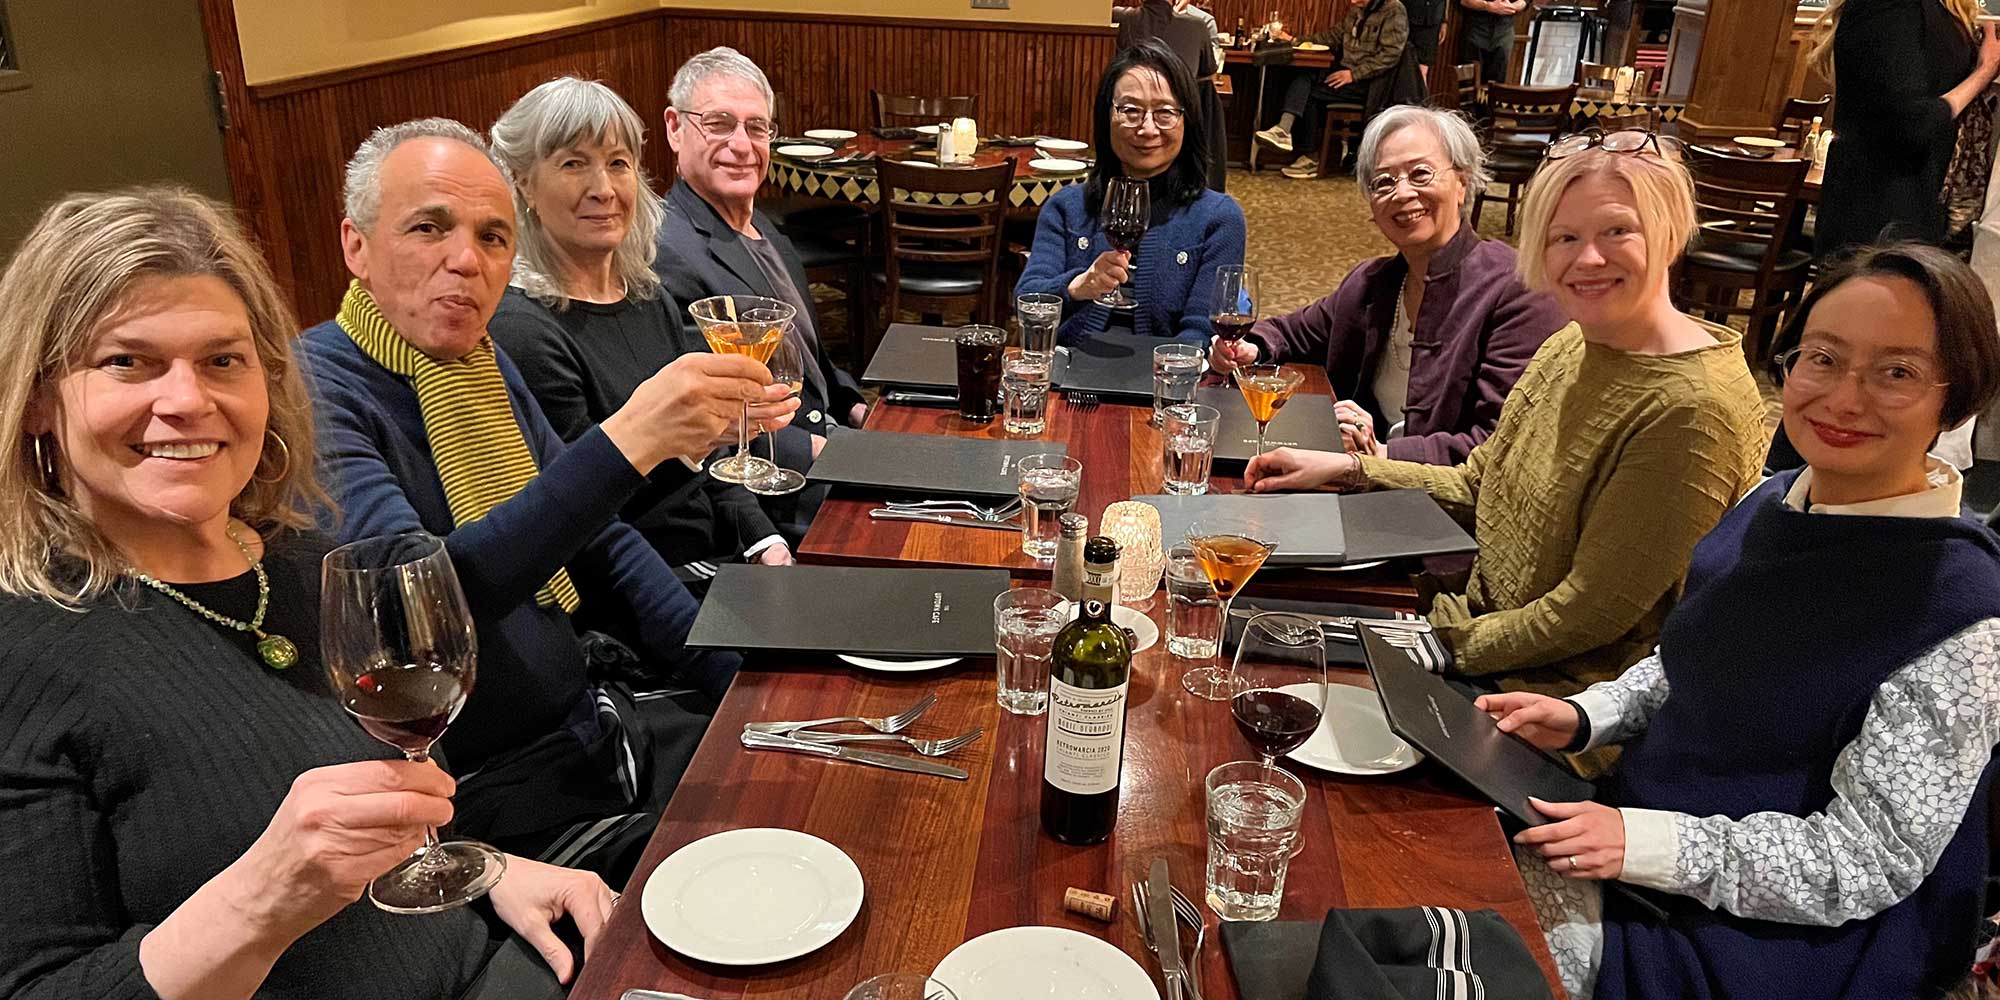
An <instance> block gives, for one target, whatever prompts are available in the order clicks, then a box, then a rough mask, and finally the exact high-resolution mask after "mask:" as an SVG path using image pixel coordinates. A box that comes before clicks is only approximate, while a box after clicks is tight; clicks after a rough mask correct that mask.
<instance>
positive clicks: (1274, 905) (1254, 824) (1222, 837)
mask: <svg viewBox="0 0 2000 1000" xmlns="http://www.w3.org/2000/svg"><path fill="white" fill-rule="evenodd" d="M1206 784H1207V788H1208V906H1209V908H1210V909H1212V910H1214V911H1215V915H1216V916H1218V917H1221V918H1222V919H1224V920H1270V919H1272V918H1274V917H1276V916H1277V915H1278V904H1279V903H1281V902H1283V900H1284V898H1285V873H1286V871H1287V870H1288V869H1289V868H1290V867H1291V863H1292V855H1294V854H1297V853H1298V846H1299V820H1300V817H1302V816H1303V815H1304V813H1305V804H1306V786H1305V785H1304V784H1303V783H1301V782H1300V781H1299V779H1298V778H1296V777H1294V776H1292V774H1291V773H1290V772H1287V771H1286V770H1284V769H1283V768H1279V767H1271V766H1269V765H1266V764H1265V763H1263V762H1262V761H1255V760H1239V761H1231V762H1230V763H1227V764H1224V765H1222V766H1221V767H1218V768H1216V769H1215V770H1213V771H1210V772H1208V781H1207V782H1206Z"/></svg>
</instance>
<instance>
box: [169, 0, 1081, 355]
mask: <svg viewBox="0 0 2000 1000" xmlns="http://www.w3.org/2000/svg"><path fill="white" fill-rule="evenodd" d="M201 5H202V15H203V19H204V22H205V25H206V27H207V29H208V40H209V54H210V58H211V60H213V62H214V65H215V66H216V67H217V68H218V70H219V72H220V75H221V78H222V88H223V97H224V100H225V102H226V103H227V105H228V117H229V121H230V127H229V129H228V131H227V133H226V151H227V155H228V160H229V169H230V181H231V186H232V187H233V189H234V192H235V200H236V204H237V207H238V209H239V211H241V212H242V214H243V216H244V218H245V220H246V221H247V222H248V223H249V225H250V226H251V228H252V230H253V232H254V233H255V235H256V236H257V238H258V239H259V241H260V242H261V243H262V244H263V246H264V248H265V253H266V255H267V256H268V257H269V258H270V259H271V263H272V266H273V268H274V270H275V271H276V273H277V277H278V280H279V281H280V282H282V283H283V284H284V286H285V287H286V289H287V290H288V291H289V292H290V293H291V296H292V301H293V304H294V306H295V307H296V308H297V309H298V310H299V318H300V320H301V321H302V322H305V323H308V324H310V323H314V322H317V321H319V320H321V319H324V318H325V317H327V316H329V315H332V313H333V310H334V309H335V307H336V306H338V304H339V300H340V294H341V292H342V290H343V289H344V288H345V287H346V286H347V280H348V276H347V269H346V266H345V264H344V263H343V262H342V260H341V254H340V243H339V228H340V219H341V214H342V213H341V204H340V188H341V174H342V168H343V167H344V165H345V164H346V162H347V158H348V156H349V155H350V154H352V153H353V151H354V147H355V146H356V145H358V144H359V143H360V142H361V140H362V139H363V138H365V137H366V136H367V134H368V133H369V132H370V131H371V130H373V129H375V128H377V127H379V126H382V125H387V124H393V123H395V122H399V121H405V120H408V119H411V118H418V117H423V116H427V115H444V116H448V117H452V118H456V119H458V120H460V121H463V122H465V123H466V124H468V125H470V126H472V127H474V128H476V129H479V130H482V131H483V130H484V129H485V128H486V127H487V126H489V125H491V124H492V122H493V120H494V119H495V118H497V117H499V115H500V113H501V112H503V111H505V110H506V109H507V107H508V106H509V105H511V104H512V103H513V102H514V100H515V98H517V97H519V96H520V95H521V94H522V93H523V92H525V91H527V90H528V89H529V88H531V87H533V86H535V85H536V84H538V83H541V82H543V81H545V80H548V79H550V78H552V77H556V76H561V75H564V74H574V75H579V76H585V77H590V78H593V79H598V80H602V81H604V82H605V83H606V84H608V85H609V86H611V87H612V88H613V89H615V90H617V91H618V92H619V93H620V94H621V95H623V96H624V97H625V99H626V100H628V101H630V102H631V103H632V106H633V107H634V108H635V109H637V110H638V112H639V114H640V116H641V117H642V118H643V119H644V120H645V121H646V122H647V123H648V125H649V126H650V127H652V128H654V129H655V132H653V133H652V134H650V135H649V139H651V141H649V142H648V143H647V147H646V151H645V154H644V161H645V165H646V168H647V170H648V172H649V173H651V174H652V175H653V176H654V179H655V183H656V186H660V187H664V185H665V183H666V178H668V177H670V176H671V162H670V158H669V152H668V150H667V148H666V143H665V142H664V141H661V140H660V139H659V138H658V134H657V129H658V127H659V123H660V120H661V119H660V116H661V112H662V110H663V109H664V108H665V106H666V95H667V86H668V84H669V83H670V82H671V80H672V77H673V71H674V69H675V68H676V67H678V66H679V65H680V64H681V62H683V61H684V60H686V59H687V58H688V57H689V56H691V55H693V54H695V53H697V52H700V51H702V50H705V49H708V48H711V47H713V46H716V45H732V46H735V47H737V48H739V49H741V50H743V52H744V53H745V54H747V55H749V56H750V57H751V58H753V59H755V60H757V62H758V64H759V65H761V66H762V67H763V68H764V71H765V72H766V73H767V74H768V75H769V76H770V78H771V84H772V87H773V89H774V90H775V91H776V92H777V93H778V104H779V108H778V113H779V115H780V118H781V127H783V128H785V129H787V130H798V129H806V128H813V127H847V128H862V127H865V126H866V125H867V124H868V120H869V118H868V115H869V112H868V90H869V88H870V87H874V88H878V89H882V90H887V91H894V92H901V93H920V94H960V93H977V94H979V95H980V106H981V113H980V117H981V119H982V122H981V130H982V131H987V132H1001V133H1008V132H1013V133H1026V132H1048V133H1058V134H1064V135H1075V136H1087V135H1088V133H1089V130H1090V99H1091V97H1092V96H1093V94H1094V92H1095V87H1096V82H1097V76H1098V74H1099V73H1100V72H1101V71H1102V69H1103V67H1104V65H1105V64H1106V63H1107V62H1109V61H1110V58H1111V55H1112V52H1113V49H1114V48H1115V42H1116V35H1115V33H1114V31H1113V29H1111V28H1109V27H1106V28H1102V29H1098V28H1074V27H1062V26H1050V25H1010V24H1003V23H994V24H978V23H968V22H963V21H944V22H941V21H915V20H894V19H873V18H853V17H842V16H814V15H804V14H784V15H775V14H763V13H756V12H714V11H693V10H662V11H657V12H653V11H648V12H645V13H643V14H634V15H630V16H627V17H621V18H615V19H612V20H608V21H601V22H597V23H594V24H589V25H583V26H578V27H574V28H566V29H560V30H557V31H551V32H546V33H543V34H541V35H537V36H533V37H529V38H521V39H511V40H509V41H507V42H501V43H490V44H486V45H480V46H473V47H470V48H466V49H459V50H455V51H452V52H443V53H437V54H433V55H426V56H422V57H415V58H410V59H402V60H396V61H393V62H388V63H382V64H378V65H374V66H366V67H359V68H356V69H349V70H341V71H338V72H334V73H327V74H322V75H319V76H314V77H307V78H302V79H298V80H288V81H283V82H280V83H274V84H268V85H263V86H258V87H254V88H253V87H248V86H246V85H245V84H244V82H243V72H242V62H241V55H240V50H239V49H238V45H237V37H236V26H235V20H234V14H233V11H232V9H231V3H230V0H201Z"/></svg>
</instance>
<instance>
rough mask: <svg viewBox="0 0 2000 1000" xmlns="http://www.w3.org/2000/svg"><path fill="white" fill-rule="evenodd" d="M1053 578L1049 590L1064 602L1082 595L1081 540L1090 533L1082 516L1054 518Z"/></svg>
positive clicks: (1067, 515)
mask: <svg viewBox="0 0 2000 1000" xmlns="http://www.w3.org/2000/svg"><path fill="white" fill-rule="evenodd" d="M1056 529H1057V531H1058V532H1059V535H1058V537H1057V538H1056V565H1055V576H1054V578H1053V579H1051V580H1050V581H1049V589H1050V590H1053V591H1055V593H1056V596H1057V597H1060V598H1063V599H1064V600H1069V601H1074V600H1077V599H1078V597H1079V596H1080V595H1081V594H1082V593H1083V539H1084V536H1085V535H1087V534H1089V533H1090V519H1089V518H1087V517H1084V516H1083V515H1082V514H1074V513H1072V514H1064V515H1062V516H1060V517H1057V518H1056Z"/></svg>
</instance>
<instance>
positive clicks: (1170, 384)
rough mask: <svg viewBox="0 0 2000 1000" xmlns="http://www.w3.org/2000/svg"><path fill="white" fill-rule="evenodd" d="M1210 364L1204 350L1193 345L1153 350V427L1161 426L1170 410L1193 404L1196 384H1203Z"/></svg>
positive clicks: (1167, 345)
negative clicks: (1203, 371) (1204, 368)
mask: <svg viewBox="0 0 2000 1000" xmlns="http://www.w3.org/2000/svg"><path fill="white" fill-rule="evenodd" d="M1207 364H1208V359H1207V358H1206V357H1204V356H1203V354H1202V351H1201V348H1199V347H1197V346H1195V345H1193V344H1161V345H1160V346H1158V347H1155V348H1153V421H1152V422H1153V426H1154V427H1158V426H1160V414H1161V412H1162V411H1164V410H1165V409H1166V408H1167V407H1169V406H1178V405H1180V404H1182V403H1190V402H1193V401H1194V387H1195V384H1196V383H1198V382H1200V381H1201V371H1202V368H1203V367H1205V366H1206V365H1207Z"/></svg>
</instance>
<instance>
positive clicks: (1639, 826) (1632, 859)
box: [1618, 809, 1680, 892]
mask: <svg viewBox="0 0 2000 1000" xmlns="http://www.w3.org/2000/svg"><path fill="white" fill-rule="evenodd" d="M1618 813H1619V815H1620V816H1622V817H1624V819H1625V870H1624V871H1623V872H1621V873H1620V874H1619V876H1618V881H1620V882H1629V883H1631V884H1633V885H1642V886H1645V887H1647V888H1649V889H1662V890H1665V891H1667V892H1673V891H1675V890H1676V888H1677V886H1676V885H1675V884H1674V867H1675V866H1674V861H1675V855H1676V854H1677V853H1678V852H1679V850H1680V834H1679V833H1677V832H1675V830H1674V822H1675V817H1676V816H1678V815H1680V814H1679V813H1671V812H1667V811H1665V810H1662V809H1620V810H1618Z"/></svg>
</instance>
